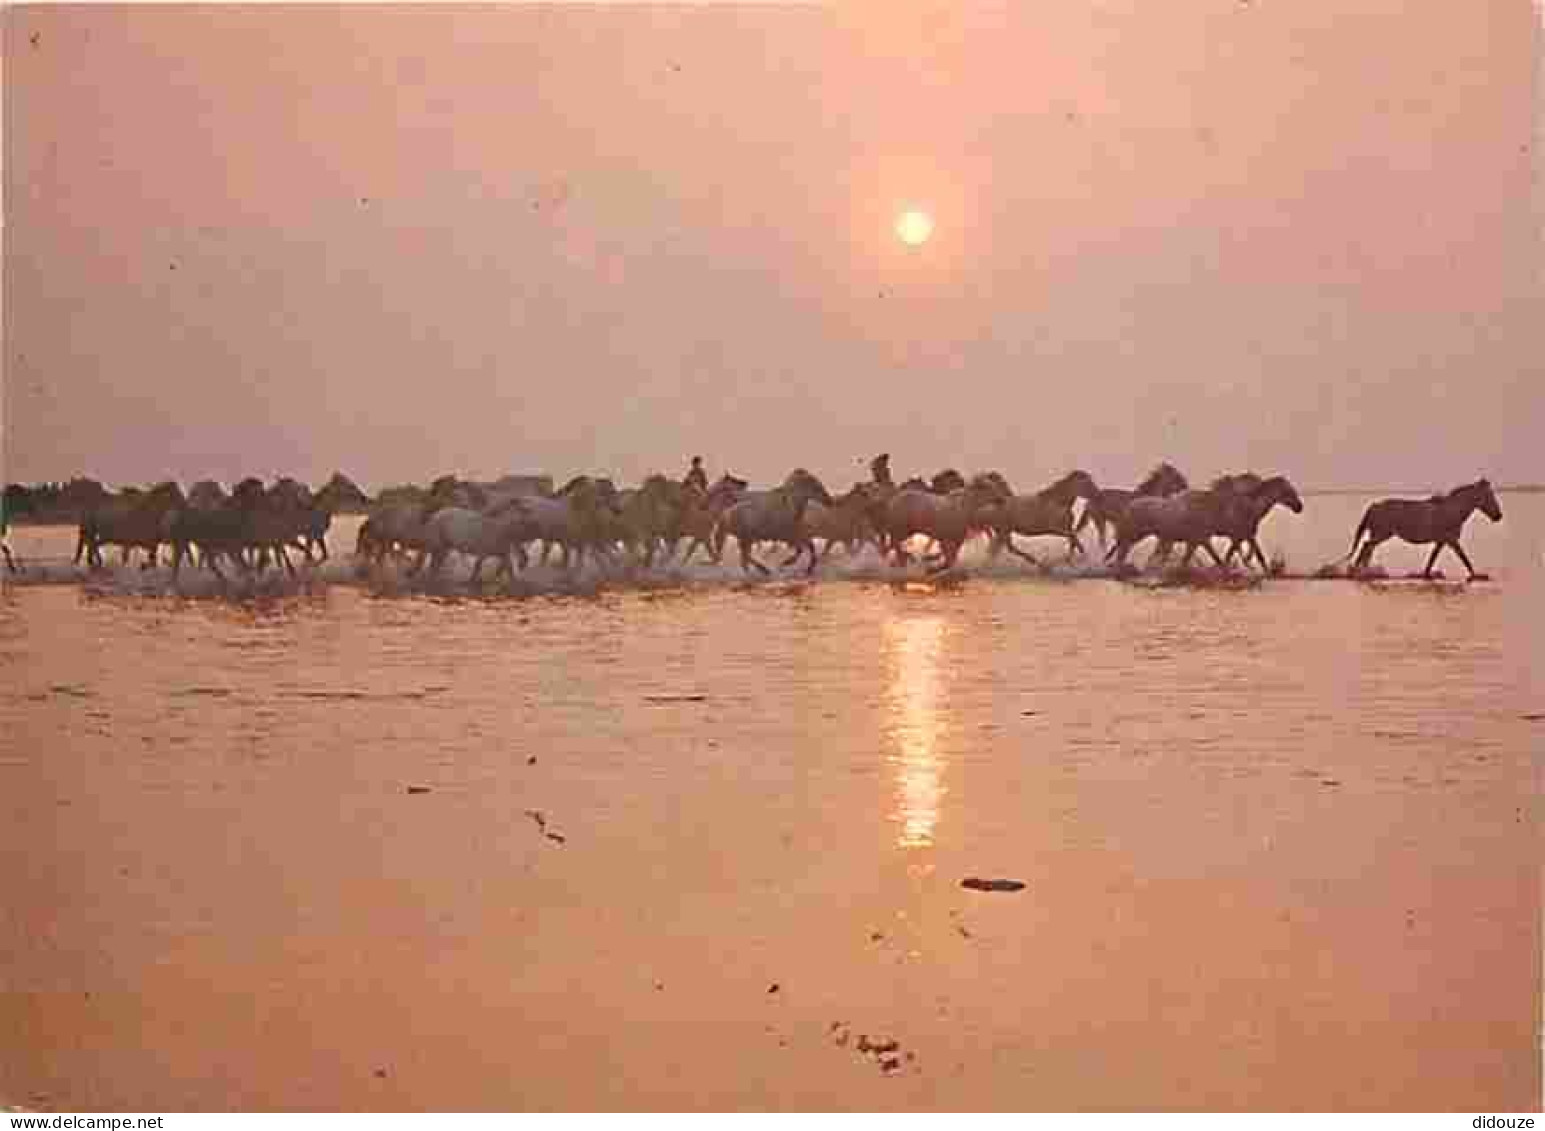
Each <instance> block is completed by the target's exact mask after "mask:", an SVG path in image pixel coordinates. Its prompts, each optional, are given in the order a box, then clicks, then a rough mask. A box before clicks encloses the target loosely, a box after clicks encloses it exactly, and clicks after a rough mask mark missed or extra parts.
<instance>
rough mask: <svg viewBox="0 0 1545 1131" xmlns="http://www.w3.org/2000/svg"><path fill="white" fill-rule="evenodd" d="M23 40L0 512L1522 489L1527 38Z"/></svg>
mask: <svg viewBox="0 0 1545 1131" xmlns="http://www.w3.org/2000/svg"><path fill="white" fill-rule="evenodd" d="M3 19H4V21H5V23H4V56H3V66H4V75H3V78H4V102H5V106H4V219H5V226H4V278H3V301H4V318H5V347H4V398H3V412H4V415H3V423H4V428H3V432H4V447H3V458H4V463H5V475H6V478H7V479H9V480H15V481H28V482H30V481H37V480H46V479H63V478H68V477H69V476H72V475H76V474H88V475H92V476H94V477H96V478H99V479H102V480H104V481H106V482H109V483H114V484H127V483H142V482H147V481H150V480H156V479H161V478H166V477H174V478H177V479H180V480H183V481H184V482H187V481H191V480H194V479H199V478H205V477H212V478H216V479H221V480H224V481H232V480H234V479H236V478H239V477H241V476H244V475H247V474H256V475H261V476H264V477H269V476H273V475H276V474H280V473H287V474H295V475H298V476H300V477H302V478H306V479H310V480H313V481H318V480H321V479H323V478H325V477H326V476H327V475H328V474H330V473H331V472H332V471H333V470H334V469H335V468H336V469H341V470H343V471H344V472H345V473H347V474H349V475H351V476H352V477H354V478H355V479H356V480H358V481H359V482H361V483H362V484H364V485H366V486H367V487H376V488H378V487H380V486H383V485H386V484H388V483H397V482H404V481H425V480H427V479H429V478H432V477H434V476H436V475H439V474H441V473H444V472H456V473H458V474H462V475H466V476H471V477H475V478H492V477H495V476H497V475H500V474H504V473H507V472H517V473H519V472H528V471H534V472H548V473H551V474H553V475H555V476H559V477H566V476H567V475H569V474H573V473H578V472H581V471H586V472H595V473H606V474H612V475H614V476H616V477H617V478H619V480H625V481H636V480H638V479H640V478H642V477H643V476H644V475H645V474H647V473H649V472H651V471H655V470H666V471H670V472H672V473H678V474H679V473H680V472H681V471H682V470H684V468H685V465H686V462H687V459H688V458H689V457H690V456H691V455H695V454H701V455H703V456H704V457H705V459H706V462H707V464H708V468H709V471H710V473H711V474H714V475H717V474H718V473H719V472H720V471H721V470H731V471H734V472H736V473H738V474H741V475H743V476H746V477H748V478H751V479H752V480H753V481H756V482H766V481H768V480H775V479H778V478H781V477H782V476H783V475H784V474H785V473H786V472H787V471H788V470H789V469H790V468H792V467H794V466H796V465H802V466H806V467H809V468H811V469H813V470H814V471H816V472H817V474H819V475H822V476H823V477H825V478H827V481H828V482H829V483H830V484H832V485H833V486H836V487H841V486H844V485H845V484H846V483H847V482H850V481H852V480H853V479H857V478H861V477H862V476H863V474H864V472H863V469H862V468H861V467H859V463H860V461H866V460H867V459H868V458H869V457H870V456H872V455H874V454H875V453H877V452H880V451H888V452H890V453H891V455H892V465H893V467H894V469H895V470H896V471H897V472H898V473H900V474H903V475H905V474H910V473H913V472H922V473H931V472H933V471H935V470H937V469H938V468H940V467H943V466H956V467H960V468H961V469H963V470H966V471H968V472H970V471H975V470H981V469H986V468H997V469H1000V470H1002V471H1003V472H1004V473H1005V474H1006V475H1008V477H1009V478H1010V480H1011V481H1012V482H1014V484H1015V486H1016V487H1019V488H1021V489H1026V488H1030V487H1035V486H1039V485H1042V484H1044V483H1047V482H1049V481H1051V480H1053V479H1055V478H1057V477H1058V476H1059V475H1061V474H1062V473H1063V472H1064V471H1067V470H1068V469H1070V468H1074V467H1081V468H1084V469H1087V470H1088V471H1090V472H1091V473H1093V474H1094V476H1095V477H1096V478H1097V479H1098V480H1100V481H1101V482H1102V483H1105V484H1116V485H1129V484H1130V483H1132V482H1133V481H1135V480H1136V479H1138V478H1139V477H1140V476H1141V475H1142V473H1143V472H1144V471H1145V470H1146V469H1147V468H1148V467H1149V466H1151V465H1152V464H1153V463H1155V462H1156V461H1158V460H1160V459H1169V460H1171V461H1173V462H1175V463H1177V464H1178V465H1179V466H1180V467H1181V468H1182V469H1184V470H1185V471H1186V472H1187V473H1188V474H1189V475H1190V476H1191V477H1192V478H1193V480H1197V479H1202V478H1206V477H1210V476H1212V475H1215V474H1218V473H1221V472H1224V471H1230V470H1238V469H1242V468H1244V467H1251V468H1255V469H1257V470H1260V471H1262V472H1267V473H1284V474H1287V475H1289V476H1290V477H1291V478H1292V479H1293V480H1294V482H1296V483H1298V484H1299V485H1300V486H1301V487H1306V488H1311V489H1312V488H1315V487H1332V486H1399V487H1403V488H1410V489H1417V490H1428V489H1441V488H1447V487H1449V486H1452V485H1454V484H1457V483H1459V482H1461V481H1465V480H1469V479H1473V478H1475V477H1477V476H1479V475H1483V474H1484V475H1489V476H1490V477H1491V478H1492V479H1493V480H1494V481H1496V482H1516V481H1534V482H1539V481H1545V458H1542V456H1541V436H1542V433H1541V425H1542V424H1545V380H1542V379H1541V374H1540V372H1539V369H1540V361H1539V359H1540V358H1541V357H1542V356H1545V350H1542V349H1541V346H1542V345H1545V341H1542V338H1545V309H1542V307H1545V288H1542V285H1541V284H1542V280H1545V271H1542V264H1545V243H1542V240H1541V238H1540V237H1541V232H1542V224H1541V217H1542V214H1545V211H1542V209H1541V207H1540V206H1539V202H1537V201H1536V199H1535V196H1534V193H1533V190H1532V184H1533V173H1534V170H1535V168H1536V167H1537V165H1538V163H1539V160H1540V155H1539V154H1538V153H1537V152H1536V150H1537V148H1538V147H1537V146H1536V145H1535V140H1534V138H1535V135H1536V125H1535V108H1534V103H1535V98H1536V88H1537V77H1538V75H1539V74H1540V73H1541V68H1540V67H1538V66H1537V59H1536V54H1537V51H1538V47H1539V41H1540V30H1539V23H1538V14H1537V12H1536V10H1535V8H1534V5H1533V4H1532V3H1531V0H1466V3H1463V4H1409V3H1406V2H1404V0H1292V2H1288V0H1166V2H1165V3H1163V4H1158V3H1153V2H1152V0H1057V2H1055V3H1047V4H1008V3H1000V4H984V3H951V4H947V5H930V4H901V3H897V2H895V0H884V2H867V0H866V2H857V3H841V4H833V5H830V6H794V5H777V4H758V5H732V4H728V3H724V4H705V5H692V6H655V5H646V4H609V5H588V6H580V5H558V4H554V5H521V6H513V5H510V6H500V5H484V6H477V7H472V6H460V5H451V4H444V5H440V4H421V5H396V6H383V7H377V6H367V5H339V6H333V5H308V6H293V7H290V6H286V7H279V6H236V5H231V6H224V5H205V6H175V7H173V6H155V5H149V6H138V5H126V6H107V5H79V6H75V5H49V6H33V7H28V6H9V7H7V8H5V9H4V13H3ZM1540 136H1541V137H1545V133H1542V134H1541V135H1540ZM909 208H912V209H918V210H921V211H924V212H926V213H927V214H928V215H929V216H930V217H931V218H932V220H933V224H934V228H933V233H932V236H931V238H930V239H929V240H928V241H927V242H926V243H924V244H922V245H921V246H916V247H912V246H908V245H906V244H904V243H903V242H902V241H901V240H900V239H898V238H897V234H896V220H897V217H898V216H899V215H900V214H901V213H902V212H903V211H905V210H907V209H909Z"/></svg>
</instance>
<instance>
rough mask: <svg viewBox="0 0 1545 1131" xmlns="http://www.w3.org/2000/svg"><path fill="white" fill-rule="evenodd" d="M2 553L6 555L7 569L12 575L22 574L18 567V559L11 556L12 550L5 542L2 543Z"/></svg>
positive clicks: (0, 550) (0, 548) (0, 549)
mask: <svg viewBox="0 0 1545 1131" xmlns="http://www.w3.org/2000/svg"><path fill="white" fill-rule="evenodd" d="M0 552H3V553H4V554H5V568H6V569H7V570H8V571H9V572H11V573H20V572H21V570H20V569H19V568H18V567H17V565H16V559H15V558H13V557H12V556H11V548H10V547H9V546H7V545H6V544H5V543H4V542H0Z"/></svg>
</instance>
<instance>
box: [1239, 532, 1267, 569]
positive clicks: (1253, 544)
mask: <svg viewBox="0 0 1545 1131" xmlns="http://www.w3.org/2000/svg"><path fill="white" fill-rule="evenodd" d="M1251 554H1254V555H1255V561H1256V564H1257V565H1259V566H1260V567H1261V572H1262V573H1270V572H1271V567H1270V566H1268V565H1267V564H1266V555H1265V554H1264V553H1262V552H1261V544H1260V543H1259V542H1257V541H1256V540H1255V535H1253V534H1252V535H1251V536H1250V537H1249V538H1247V539H1246V540H1245V564H1246V565H1249V564H1250V555H1251Z"/></svg>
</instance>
